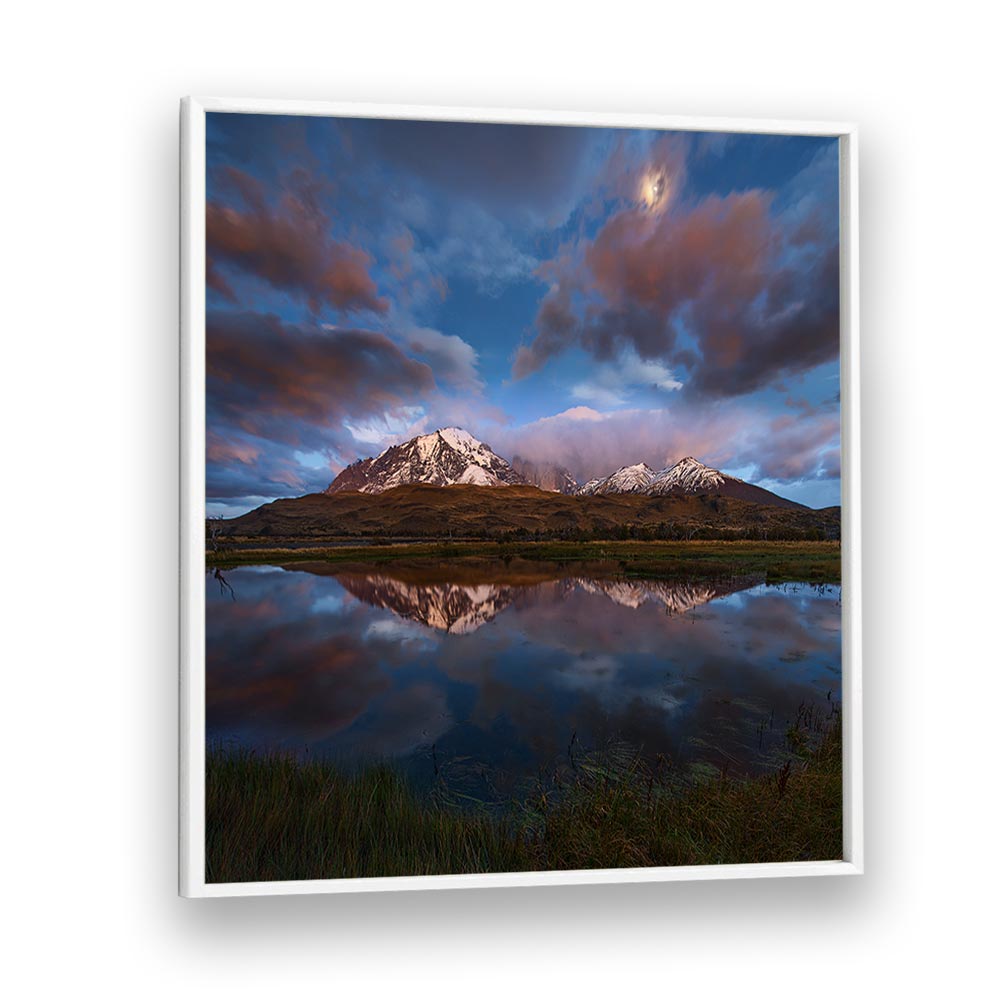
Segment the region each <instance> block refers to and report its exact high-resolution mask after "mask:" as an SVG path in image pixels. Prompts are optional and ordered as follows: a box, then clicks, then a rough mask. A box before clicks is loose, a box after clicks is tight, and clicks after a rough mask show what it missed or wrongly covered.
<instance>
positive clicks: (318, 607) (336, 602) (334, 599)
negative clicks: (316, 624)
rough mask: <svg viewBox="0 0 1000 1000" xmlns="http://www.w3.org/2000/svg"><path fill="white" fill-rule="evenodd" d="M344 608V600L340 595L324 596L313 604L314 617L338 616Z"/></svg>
mask: <svg viewBox="0 0 1000 1000" xmlns="http://www.w3.org/2000/svg"><path fill="white" fill-rule="evenodd" d="M343 608H344V599H343V597H341V596H340V595H339V594H323V595H322V596H321V597H317V598H316V600H315V601H313V602H312V609H311V610H312V613H313V614H314V615H323V614H336V613H338V612H340V611H342V610H343Z"/></svg>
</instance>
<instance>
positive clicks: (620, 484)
mask: <svg viewBox="0 0 1000 1000" xmlns="http://www.w3.org/2000/svg"><path fill="white" fill-rule="evenodd" d="M652 480H653V470H652V469H651V468H650V467H649V466H648V465H646V463H645V462H640V463H639V464H638V465H623V466H622V467H621V468H620V469H619V470H618V471H617V472H613V473H612V474H611V475H610V476H605V477H604V478H603V479H591V480H590V482H589V483H586V484H584V485H583V486H581V487H580V489H579V491H578V492H579V494H580V496H604V495H606V494H608V493H645V492H646V490H647V489H648V487H649V484H650V483H651V482H652Z"/></svg>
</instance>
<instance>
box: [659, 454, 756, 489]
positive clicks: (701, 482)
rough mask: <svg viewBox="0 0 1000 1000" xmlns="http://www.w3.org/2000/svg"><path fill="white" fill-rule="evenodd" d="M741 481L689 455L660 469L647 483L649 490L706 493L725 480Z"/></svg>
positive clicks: (716, 487)
mask: <svg viewBox="0 0 1000 1000" xmlns="http://www.w3.org/2000/svg"><path fill="white" fill-rule="evenodd" d="M727 479H729V480H731V481H732V482H741V481H742V480H738V479H734V478H733V477H732V476H727V475H725V473H722V472H719V470H718V469H710V468H709V467H708V466H707V465H703V464H702V463H701V462H699V461H698V460H697V459H695V458H692V457H691V456H690V455H688V456H687V458H682V459H681V460H680V461H679V462H677V463H676V464H675V465H672V466H670V467H669V468H666V469H661V470H660V471H659V472H657V473H656V475H655V476H653V478H652V481H651V482H650V484H649V492H650V493H651V494H654V495H657V494H661V493H671V492H675V493H706V492H711V491H712V490H714V489H718V488H719V487H720V486H722V484H723V483H725V481H726V480H727Z"/></svg>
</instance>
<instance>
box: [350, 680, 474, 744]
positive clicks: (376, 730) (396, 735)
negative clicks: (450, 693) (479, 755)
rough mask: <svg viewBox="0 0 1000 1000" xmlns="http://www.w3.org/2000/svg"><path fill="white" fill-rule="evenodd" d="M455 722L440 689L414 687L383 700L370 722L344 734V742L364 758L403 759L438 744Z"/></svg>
mask: <svg viewBox="0 0 1000 1000" xmlns="http://www.w3.org/2000/svg"><path fill="white" fill-rule="evenodd" d="M454 722H455V720H454V719H453V718H452V716H451V713H450V712H449V710H448V703H447V700H446V698H445V695H444V692H443V691H442V690H441V689H440V688H439V687H435V686H434V685H431V684H427V683H423V684H411V685H410V686H409V687H405V688H402V689H398V688H397V689H393V690H392V691H389V692H387V693H386V694H385V695H383V696H382V697H380V698H379V699H378V700H377V701H376V702H375V703H374V704H373V705H372V713H371V719H370V721H368V722H367V723H363V724H360V725H357V726H355V727H354V729H352V730H351V731H350V732H348V733H345V734H344V742H345V743H349V745H350V750H351V752H353V753H356V754H358V755H359V756H362V757H400V756H403V755H404V754H408V753H412V752H413V751H414V750H416V749H418V748H419V747H422V746H427V745H428V744H430V743H434V742H436V741H437V740H438V739H440V738H441V736H442V735H443V734H444V733H446V732H447V731H448V730H449V729H451V727H452V726H453V725H454Z"/></svg>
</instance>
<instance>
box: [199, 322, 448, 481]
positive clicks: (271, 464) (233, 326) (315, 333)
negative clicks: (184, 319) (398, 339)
mask: <svg viewBox="0 0 1000 1000" xmlns="http://www.w3.org/2000/svg"><path fill="white" fill-rule="evenodd" d="M206 330H207V345H206V364H207V408H208V421H209V428H210V432H209V437H208V442H207V447H208V454H207V458H208V474H207V475H208V479H207V488H208V493H209V495H210V496H215V497H231V498H232V497H240V496H261V495H263V496H268V495H270V496H287V495H289V494H296V493H306V492H311V491H314V490H316V489H322V488H323V487H324V486H326V485H327V483H329V481H330V479H331V478H332V477H333V472H332V470H331V468H330V467H323V466H322V465H321V464H319V465H318V464H317V463H316V462H312V461H308V462H307V461H300V460H299V459H297V458H296V457H295V454H294V453H295V450H296V449H298V450H300V451H310V450H311V451H315V452H318V453H319V454H320V455H326V456H328V457H329V459H330V460H331V461H332V460H333V458H334V456H335V455H345V456H347V457H349V458H353V457H354V456H355V453H356V448H357V441H356V440H355V438H354V437H353V436H352V434H351V431H350V427H351V426H352V425H360V424H364V423H365V422H368V423H371V424H386V425H391V423H392V422H393V421H398V422H399V425H400V426H401V425H402V422H407V423H408V422H409V421H410V420H411V419H412V417H413V415H414V414H415V413H417V412H422V411H420V402H421V399H422V398H424V397H426V396H428V395H429V394H432V393H433V392H434V391H435V390H436V382H435V380H434V376H433V374H432V371H431V368H430V366H429V365H428V364H426V363H425V362H423V361H419V360H417V359H415V358H412V357H410V356H408V355H407V354H406V353H405V352H404V351H403V350H402V349H401V348H400V346H399V345H397V344H396V343H395V342H394V341H393V340H392V339H390V338H389V337H388V336H386V335H385V334H383V333H377V332H373V331H370V330H361V329H338V328H334V329H328V328H323V327H319V326H316V325H312V324H293V323H285V322H283V321H281V320H280V319H279V318H278V317H276V316H271V315H261V314H257V313H222V312H213V313H210V314H209V316H208V320H207V325H206ZM456 339H457V338H456ZM448 344H449V346H451V344H450V341H448Z"/></svg>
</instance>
